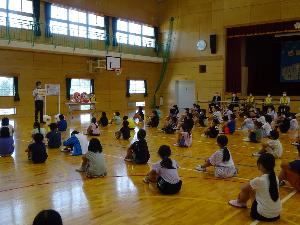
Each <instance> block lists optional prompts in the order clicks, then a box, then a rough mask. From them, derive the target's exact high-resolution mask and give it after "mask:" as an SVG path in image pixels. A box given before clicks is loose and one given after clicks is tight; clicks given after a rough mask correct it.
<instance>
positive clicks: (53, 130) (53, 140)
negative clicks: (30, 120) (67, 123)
mask: <svg viewBox="0 0 300 225" xmlns="http://www.w3.org/2000/svg"><path fill="white" fill-rule="evenodd" d="M49 127H50V132H49V133H47V135H46V138H47V139H48V148H59V147H60V146H61V133H60V132H59V131H58V128H57V124H56V123H51V124H50V125H49Z"/></svg>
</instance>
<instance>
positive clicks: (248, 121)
mask: <svg viewBox="0 0 300 225" xmlns="http://www.w3.org/2000/svg"><path fill="white" fill-rule="evenodd" d="M244 118H245V119H244V121H243V122H242V124H241V130H253V129H254V122H253V120H252V118H251V117H250V115H249V114H247V115H246V116H245V117H244Z"/></svg>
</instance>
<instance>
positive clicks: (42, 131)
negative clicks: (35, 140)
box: [32, 122, 46, 138]
mask: <svg viewBox="0 0 300 225" xmlns="http://www.w3.org/2000/svg"><path fill="white" fill-rule="evenodd" d="M35 134H42V135H43V138H45V136H46V130H45V128H42V127H41V125H40V123H39V122H34V124H33V130H32V137H33V136H34V135H35Z"/></svg>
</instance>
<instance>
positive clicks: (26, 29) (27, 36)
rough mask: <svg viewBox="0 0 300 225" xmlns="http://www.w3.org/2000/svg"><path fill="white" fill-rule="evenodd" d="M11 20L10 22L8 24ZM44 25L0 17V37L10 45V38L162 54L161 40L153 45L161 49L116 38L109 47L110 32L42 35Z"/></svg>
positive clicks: (114, 50)
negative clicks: (115, 41) (115, 44)
mask: <svg viewBox="0 0 300 225" xmlns="http://www.w3.org/2000/svg"><path fill="white" fill-rule="evenodd" d="M11 22H13V23H12V24H11ZM4 24H5V25H4ZM45 28H46V24H45V23H37V22H34V21H28V20H21V19H17V18H8V17H0V39H4V40H8V44H10V43H11V41H24V42H29V43H31V45H32V46H34V45H35V44H49V45H54V47H57V46H62V47H71V48H73V50H74V51H75V50H76V49H90V50H99V51H106V52H117V53H120V54H122V53H125V54H134V55H142V56H150V57H163V54H164V52H163V50H164V49H165V45H164V44H163V43H157V44H156V47H158V49H161V50H162V51H155V49H157V48H155V47H151V43H150V42H149V43H148V44H147V46H145V47H143V46H140V45H129V44H123V43H122V39H118V40H117V42H118V44H117V46H112V43H113V41H112V40H113V38H114V37H113V36H112V35H109V36H107V35H105V34H104V30H103V32H91V31H88V30H86V35H84V36H85V37H78V36H79V32H80V31H82V30H78V31H77V30H73V35H72V34H71V35H63V34H55V33H51V34H50V35H45ZM61 28H62V27H61V26H56V25H55V26H54V25H53V26H51V30H61ZM37 29H39V30H40V31H41V35H40V36H37V35H35V34H36V31H37ZM69 32H70V31H68V34H69ZM74 32H76V33H78V35H77V34H76V35H74ZM82 36H83V35H82ZM87 37H94V38H87ZM107 40H109V43H110V44H107Z"/></svg>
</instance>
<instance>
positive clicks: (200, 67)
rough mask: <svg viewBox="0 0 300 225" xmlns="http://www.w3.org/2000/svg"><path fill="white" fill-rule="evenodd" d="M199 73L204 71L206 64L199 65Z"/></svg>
mask: <svg viewBox="0 0 300 225" xmlns="http://www.w3.org/2000/svg"><path fill="white" fill-rule="evenodd" d="M199 73H206V65H199Z"/></svg>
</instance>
